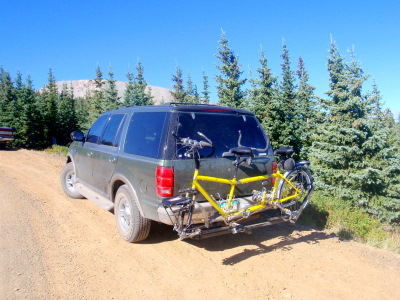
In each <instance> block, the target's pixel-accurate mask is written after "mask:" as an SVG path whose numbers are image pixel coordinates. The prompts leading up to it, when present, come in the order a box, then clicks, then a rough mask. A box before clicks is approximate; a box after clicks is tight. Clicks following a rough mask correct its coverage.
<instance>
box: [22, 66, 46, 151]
mask: <svg viewBox="0 0 400 300" xmlns="http://www.w3.org/2000/svg"><path fill="white" fill-rule="evenodd" d="M21 76H22V75H21V74H20V73H19V74H18V75H17V82H18V88H17V102H18V106H19V108H20V111H19V114H18V117H17V118H18V125H17V128H16V129H17V132H16V139H15V145H16V146H19V147H20V146H22V147H27V148H42V147H44V146H46V145H45V143H44V142H45V141H43V136H44V131H43V126H42V123H41V122H42V118H41V115H40V113H39V109H38V105H37V101H36V96H35V90H34V88H33V85H32V79H31V77H30V76H29V75H28V76H27V78H26V83H25V84H23V83H22V78H21Z"/></svg>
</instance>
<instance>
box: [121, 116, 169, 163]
mask: <svg viewBox="0 0 400 300" xmlns="http://www.w3.org/2000/svg"><path fill="white" fill-rule="evenodd" d="M166 116H167V113H165V112H154V113H134V114H133V116H132V119H131V121H130V124H129V128H128V132H127V134H126V139H125V148H124V151H125V152H126V153H130V154H136V155H142V156H147V157H153V158H157V157H158V156H159V150H160V141H161V136H162V133H163V128H164V122H165V118H166Z"/></svg>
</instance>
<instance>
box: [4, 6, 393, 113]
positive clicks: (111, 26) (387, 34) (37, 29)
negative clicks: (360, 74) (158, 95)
mask: <svg viewBox="0 0 400 300" xmlns="http://www.w3.org/2000/svg"><path fill="white" fill-rule="evenodd" d="M0 7H1V8H0V65H1V66H3V67H4V69H6V70H7V71H8V72H10V73H11V75H12V76H13V78H15V74H16V72H17V71H18V70H19V71H21V72H22V74H23V75H24V76H26V75H27V74H30V75H31V76H32V79H33V83H34V86H35V88H37V89H38V88H40V87H41V86H43V85H44V84H46V82H47V76H48V70H49V68H52V70H53V73H54V75H55V77H56V79H57V80H76V79H93V78H94V77H95V69H96V67H97V64H99V65H100V67H101V69H102V71H103V74H104V77H105V78H107V72H108V66H109V65H110V66H112V69H113V71H114V74H115V79H117V80H123V81H126V73H127V71H128V69H129V68H131V69H132V70H134V67H135V65H136V61H137V59H138V58H140V60H141V61H142V64H143V66H144V69H145V74H144V75H145V79H146V80H147V83H148V84H151V85H155V86H161V87H166V88H172V81H171V76H172V74H174V72H175V65H179V66H180V67H181V68H182V70H183V73H184V76H185V78H186V76H187V74H190V76H191V77H192V80H193V81H194V83H196V84H197V86H198V88H199V90H201V88H202V72H203V70H204V71H205V73H206V74H207V75H208V76H209V77H210V84H211V86H212V88H211V92H212V99H213V100H214V101H216V100H217V98H216V90H215V88H214V86H215V85H216V84H215V82H214V79H213V78H214V77H215V75H216V74H217V69H216V67H215V65H216V64H217V63H218V62H217V59H216V57H215V54H216V53H217V48H218V40H219V39H220V35H221V29H223V30H224V31H225V32H226V36H227V38H228V40H229V45H230V47H231V48H232V49H233V50H234V52H235V53H236V54H237V55H238V56H239V61H240V63H241V64H242V71H244V73H243V77H245V78H249V77H250V76H249V71H255V70H256V68H257V67H258V66H259V64H258V59H259V57H260V45H262V47H263V48H264V50H265V51H266V56H267V59H268V64H269V67H270V68H271V69H272V72H273V75H275V76H279V77H280V75H281V72H282V71H281V66H280V64H281V63H282V60H281V58H280V54H281V52H282V40H283V39H284V40H285V41H286V44H287V47H288V49H289V54H290V58H291V61H292V69H293V70H295V69H296V67H297V59H298V57H299V56H302V57H303V59H304V62H305V64H306V68H307V69H308V71H309V74H310V83H311V84H312V85H314V86H315V87H316V88H317V89H316V93H317V95H319V96H323V95H324V92H326V91H327V90H328V74H327V70H326V58H327V56H328V49H329V43H330V36H331V35H332V36H333V38H334V40H335V41H336V44H337V46H338V48H339V51H340V53H341V54H342V55H346V54H347V50H348V49H350V48H352V47H353V46H354V49H355V53H356V59H357V60H359V61H360V62H361V65H362V67H363V69H364V71H365V72H366V73H369V74H371V75H372V76H371V78H374V79H375V81H376V83H377V84H378V88H379V90H380V91H381V94H382V96H383V101H384V102H385V107H388V108H390V109H391V110H392V111H397V112H398V111H400V101H399V96H398V88H397V87H398V86H399V84H400V75H399V71H398V70H399V69H400V58H399V49H400V1H396V0H389V1H382V0H381V1H368V0H366V1H343V0H338V1H323V0H319V1H314V0H313V1H299V0H298V1H294V0H293V1H291V0H288V1H267V0H264V1H261V0H259V1H253V0H250V1H243V0H241V1H237V0H233V1H216V0H214V1H209V0H202V1H191V0H186V1H181V0H176V1H161V0H156V1H102V0H98V1H75V0H70V1H56V0H53V1H50V0H48V1H41V0H36V1H33V0H31V1H27V0H20V1H18V0H15V1H9V0H0ZM371 82H372V80H371ZM371 82H370V83H371ZM370 83H369V84H370ZM369 89H370V87H369V85H366V86H365V90H369Z"/></svg>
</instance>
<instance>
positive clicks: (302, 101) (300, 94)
mask: <svg viewBox="0 0 400 300" xmlns="http://www.w3.org/2000/svg"><path fill="white" fill-rule="evenodd" d="M296 75H297V76H298V80H299V87H298V90H297V93H296V106H297V107H296V110H295V111H296V115H295V116H294V118H295V120H296V121H295V124H297V126H298V127H297V128H295V132H296V134H295V135H296V137H297V141H298V143H299V144H298V151H299V157H301V158H302V159H307V158H308V152H309V151H310V149H311V145H312V139H311V136H312V134H313V132H314V131H315V128H316V126H317V124H318V123H319V122H320V118H319V112H318V109H317V101H316V97H315V95H314V90H315V87H313V86H312V85H310V84H309V83H308V81H309V76H308V72H307V70H306V69H305V65H304V61H303V59H302V58H301V57H299V63H298V70H297V71H296Z"/></svg>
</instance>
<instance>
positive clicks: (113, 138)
mask: <svg viewBox="0 0 400 300" xmlns="http://www.w3.org/2000/svg"><path fill="white" fill-rule="evenodd" d="M124 117H125V115H124V114H115V115H112V116H111V117H110V120H109V121H108V123H107V126H106V129H105V130H104V133H103V136H102V137H101V140H100V144H102V145H106V146H114V147H118V146H119V137H120V136H121V135H120V131H121V130H120V128H121V127H122V126H121V125H122V124H123V122H122V121H123V119H124Z"/></svg>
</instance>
